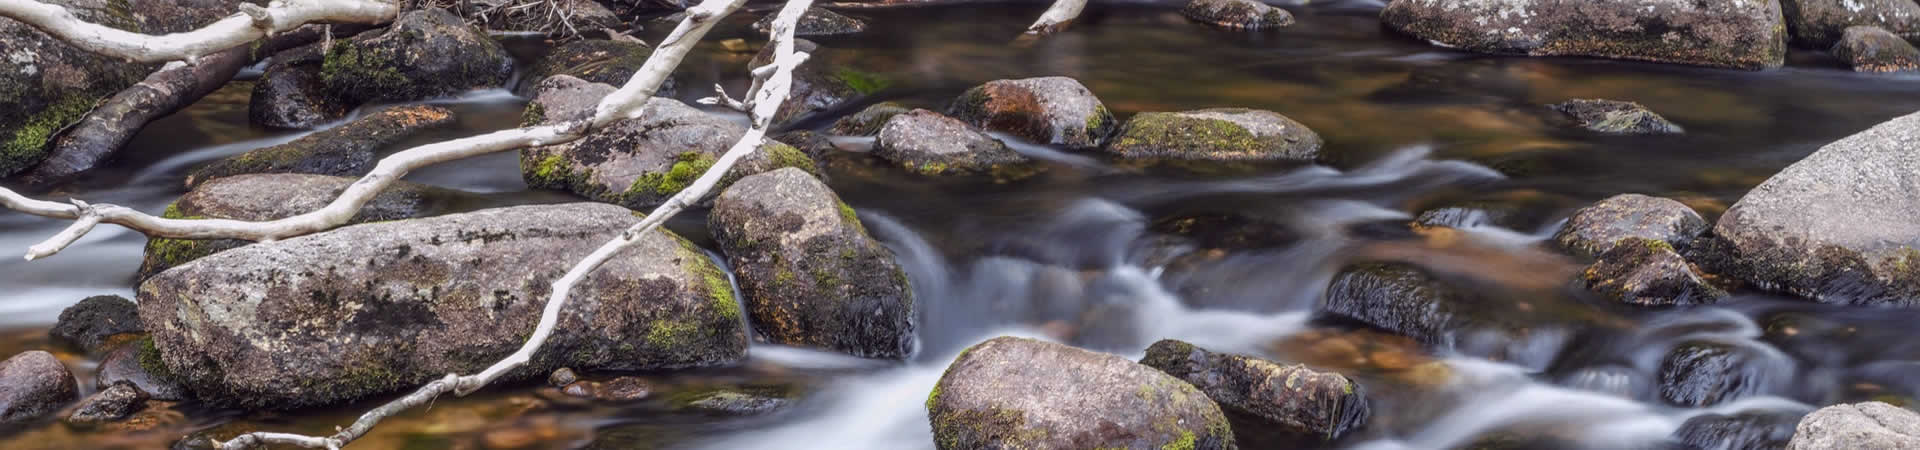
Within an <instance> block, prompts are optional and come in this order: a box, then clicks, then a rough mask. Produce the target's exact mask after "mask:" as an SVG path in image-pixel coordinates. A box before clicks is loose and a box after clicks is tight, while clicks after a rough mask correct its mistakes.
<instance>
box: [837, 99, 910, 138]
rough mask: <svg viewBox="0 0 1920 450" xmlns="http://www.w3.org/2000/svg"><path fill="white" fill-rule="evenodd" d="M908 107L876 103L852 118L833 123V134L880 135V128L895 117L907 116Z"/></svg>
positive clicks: (843, 118)
mask: <svg viewBox="0 0 1920 450" xmlns="http://www.w3.org/2000/svg"><path fill="white" fill-rule="evenodd" d="M907 111H908V109H907V107H906V106H902V105H900V104H899V103H894V102H881V103H875V104H873V106H868V107H867V108H866V109H862V110H860V112H857V113H853V115H851V116H846V117H842V118H840V120H836V121H834V122H833V128H832V129H831V131H832V132H833V134H838V135H843V136H873V135H877V134H880V128H881V127H884V126H886V125H887V121H889V120H893V116H898V115H901V114H905V113H906V112H907Z"/></svg>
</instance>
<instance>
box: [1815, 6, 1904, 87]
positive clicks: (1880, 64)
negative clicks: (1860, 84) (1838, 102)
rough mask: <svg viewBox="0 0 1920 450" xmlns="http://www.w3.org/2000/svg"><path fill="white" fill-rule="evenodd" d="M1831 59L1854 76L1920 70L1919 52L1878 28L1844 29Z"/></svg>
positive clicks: (1834, 45) (1898, 37)
mask: <svg viewBox="0 0 1920 450" xmlns="http://www.w3.org/2000/svg"><path fill="white" fill-rule="evenodd" d="M1907 4H1908V6H1913V3H1912V2H1907ZM1916 34H1920V33H1916ZM1833 57H1834V58H1837V59H1839V60H1840V62H1843V63H1846V64H1847V67H1852V68H1853V71H1855V72H1903V71H1911V70H1920V49H1915V48H1913V44H1911V43H1908V42H1907V40H1906V39H1902V38H1900V36H1896V35H1894V34H1893V33H1889V32H1887V30H1883V29H1880V27H1869V26H1856V27H1848V28H1847V31H1846V33H1844V34H1842V35H1841V37H1840V42H1836V43H1834V44H1833Z"/></svg>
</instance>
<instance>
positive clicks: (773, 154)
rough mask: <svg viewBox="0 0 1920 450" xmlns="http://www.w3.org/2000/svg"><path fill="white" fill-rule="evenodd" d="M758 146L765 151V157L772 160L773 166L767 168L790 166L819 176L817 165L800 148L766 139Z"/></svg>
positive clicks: (775, 168)
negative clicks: (763, 143)
mask: <svg viewBox="0 0 1920 450" xmlns="http://www.w3.org/2000/svg"><path fill="white" fill-rule="evenodd" d="M760 148H761V149H762V150H765V151H766V152H767V159H768V160H770V161H772V162H773V168H772V169H768V170H777V169H780V168H785V167H792V168H796V169H800V170H804V171H807V173H808V174H812V175H813V176H815V177H819V176H820V168H819V166H817V165H815V164H814V162H813V158H810V157H807V154H806V153H804V152H801V151H800V149H797V148H793V146H791V145H787V144H783V143H779V142H774V141H767V144H766V145H763V146H761V147H760Z"/></svg>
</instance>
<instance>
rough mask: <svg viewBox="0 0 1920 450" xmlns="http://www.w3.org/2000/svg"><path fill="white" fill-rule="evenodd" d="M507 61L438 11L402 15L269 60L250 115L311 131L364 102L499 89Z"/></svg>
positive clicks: (483, 38) (508, 72)
mask: <svg viewBox="0 0 1920 450" xmlns="http://www.w3.org/2000/svg"><path fill="white" fill-rule="evenodd" d="M512 76H513V58H512V57H511V56H510V55H508V54H507V50H506V48H504V47H501V46H500V44H499V43H497V42H494V40H493V39H492V38H489V37H487V34H486V33H485V32H483V31H481V30H479V29H476V28H473V27H471V26H468V25H467V24H466V23H465V22H464V21H462V20H461V19H460V17H458V16H455V15H453V14H452V13H448V12H447V11H446V10H443V9H439V8H427V9H420V10H414V11H409V12H406V13H403V14H401V15H400V17H399V18H398V19H395V20H394V22H393V24H392V25H391V26H389V27H387V29H385V30H381V31H369V32H365V33H360V34H359V35H355V36H354V37H352V38H350V39H344V40H337V41H334V42H333V43H332V46H331V48H330V49H328V50H322V49H321V44H314V45H310V46H307V47H302V48H298V49H294V50H288V51H285V52H282V55H276V56H275V57H274V62H273V63H272V64H270V65H269V66H268V67H267V72H266V74H264V75H262V76H261V81H260V82H259V83H258V84H255V85H254V91H253V99H252V101H251V104H250V106H249V109H250V111H249V116H250V117H251V118H252V120H253V121H254V123H256V124H260V125H264V126H268V127H274V128H301V129H306V128H315V127H318V126H321V125H323V124H326V123H328V122H331V121H334V120H339V119H340V118H342V117H345V115H346V113H347V112H348V111H351V110H352V109H353V108H355V107H358V106H360V105H363V104H368V103H376V102H378V103H385V102H408V101H417V100H426V99H431V98H436V97H445V96H449V95H453V94H458V93H461V92H466V91H469V90H473V89H479V88H489V87H501V86H504V85H505V84H506V82H507V80H508V79H510V78H511V77H512Z"/></svg>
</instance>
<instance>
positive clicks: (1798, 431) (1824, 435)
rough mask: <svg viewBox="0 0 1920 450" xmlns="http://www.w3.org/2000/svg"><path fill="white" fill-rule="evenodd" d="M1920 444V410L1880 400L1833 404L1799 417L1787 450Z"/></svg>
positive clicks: (1919, 446) (1876, 448) (1910, 445)
mask: <svg viewBox="0 0 1920 450" xmlns="http://www.w3.org/2000/svg"><path fill="white" fill-rule="evenodd" d="M1841 448H1846V449H1860V450H1866V449H1875V450H1879V449H1889V450H1891V449H1903V450H1904V449H1913V448H1920V414H1914V412H1913V410H1909V409H1903V408H1900V407H1897V406H1893V405H1889V404H1886V403H1881V402H1865V403H1854V404H1850V405H1833V406H1828V407H1825V408H1820V409H1819V410H1818V411H1814V412H1813V414H1808V415H1807V417H1805V418H1802V419H1800V425H1798V426H1796V427H1794V430H1793V439H1792V440H1791V441H1788V442H1787V449H1788V450H1824V449H1841Z"/></svg>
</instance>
